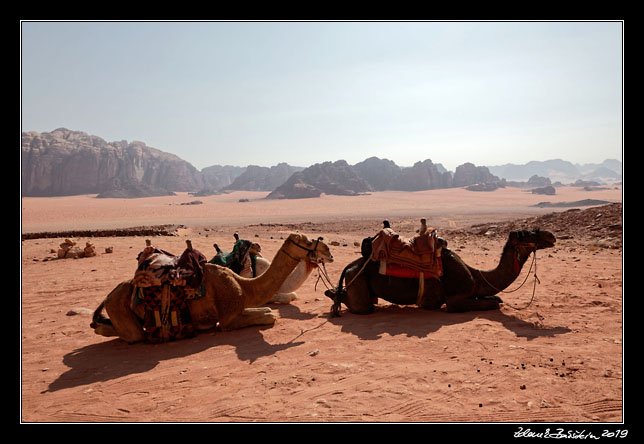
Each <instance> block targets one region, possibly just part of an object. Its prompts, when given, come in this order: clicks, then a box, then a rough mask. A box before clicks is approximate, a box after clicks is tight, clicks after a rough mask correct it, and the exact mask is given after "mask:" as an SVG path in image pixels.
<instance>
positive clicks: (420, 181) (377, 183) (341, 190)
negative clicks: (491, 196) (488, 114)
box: [267, 157, 499, 199]
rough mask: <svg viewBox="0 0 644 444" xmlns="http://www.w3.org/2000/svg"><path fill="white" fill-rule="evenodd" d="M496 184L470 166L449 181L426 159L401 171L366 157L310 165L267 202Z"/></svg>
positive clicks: (491, 177) (483, 169)
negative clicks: (362, 159) (488, 183)
mask: <svg viewBox="0 0 644 444" xmlns="http://www.w3.org/2000/svg"><path fill="white" fill-rule="evenodd" d="M498 181H499V178H498V177H496V176H494V175H492V174H490V172H489V171H488V169H487V168H486V167H477V166H475V165H473V164H471V163H466V164H463V165H461V166H459V167H458V168H457V169H456V172H455V173H454V177H452V173H451V172H449V171H447V170H445V169H444V168H443V166H442V165H440V164H434V163H433V162H432V161H431V160H430V159H426V160H424V161H422V162H416V163H415V164H414V166H412V167H406V168H405V167H399V166H398V165H396V164H395V163H394V162H392V161H391V160H388V159H379V158H377V157H370V158H368V159H366V160H364V161H362V162H359V163H357V164H355V165H353V166H351V165H349V164H347V162H346V161H344V160H339V161H337V162H324V163H321V164H316V165H313V166H311V167H309V168H307V169H305V170H303V171H301V172H298V173H295V174H293V175H292V176H291V177H290V178H289V180H288V181H286V183H284V184H283V185H282V186H280V187H278V188H277V189H275V190H274V191H273V192H272V193H271V194H269V195H268V196H267V199H298V198H306V197H317V196H319V195H321V194H322V193H326V194H338V195H344V196H353V195H358V194H362V193H365V192H369V191H383V190H400V191H420V190H432V189H437V188H451V187H455V186H466V185H472V184H478V183H487V182H498ZM457 184H458V185H457Z"/></svg>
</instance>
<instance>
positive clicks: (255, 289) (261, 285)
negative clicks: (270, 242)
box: [244, 244, 300, 308]
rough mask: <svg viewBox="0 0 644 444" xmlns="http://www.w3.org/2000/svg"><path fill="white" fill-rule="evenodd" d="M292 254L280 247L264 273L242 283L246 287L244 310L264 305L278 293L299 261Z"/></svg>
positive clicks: (285, 247)
mask: <svg viewBox="0 0 644 444" xmlns="http://www.w3.org/2000/svg"><path fill="white" fill-rule="evenodd" d="M293 253H295V252H294V251H291V250H290V249H289V248H288V247H287V246H286V244H284V245H282V248H280V249H279V250H278V252H277V253H276V254H275V257H274V258H273V260H272V261H271V265H270V266H269V267H268V269H267V270H266V271H265V272H264V273H262V274H261V275H260V276H258V277H256V278H253V279H247V280H246V281H245V282H244V283H245V285H244V286H245V287H246V301H245V303H244V306H245V307H246V308H248V307H259V306H260V305H264V304H266V303H267V302H268V301H270V300H271V298H272V297H273V295H274V294H275V293H277V292H278V291H279V289H280V287H281V285H282V283H283V282H284V281H285V280H286V278H287V277H288V276H289V274H291V272H292V271H293V269H294V268H295V267H296V266H297V264H298V263H299V261H300V260H299V258H298V257H297V256H296V255H294V254H293Z"/></svg>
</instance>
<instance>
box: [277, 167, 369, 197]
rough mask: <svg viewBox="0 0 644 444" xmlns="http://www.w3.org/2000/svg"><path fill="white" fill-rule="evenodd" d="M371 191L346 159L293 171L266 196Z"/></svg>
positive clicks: (351, 194)
mask: <svg viewBox="0 0 644 444" xmlns="http://www.w3.org/2000/svg"><path fill="white" fill-rule="evenodd" d="M369 191H373V188H372V187H371V186H370V185H369V184H368V183H367V181H366V180H365V179H363V178H362V177H360V175H358V173H357V172H356V170H354V169H353V168H352V167H351V166H350V165H349V164H348V163H347V162H346V161H345V160H338V161H336V162H323V163H316V164H315V165H312V166H310V167H308V168H306V169H304V170H302V171H298V172H296V173H294V174H293V175H292V176H291V177H290V178H289V179H288V180H287V181H286V182H285V183H284V184H283V185H281V186H279V187H277V188H276V189H275V190H273V192H271V193H270V194H269V195H268V196H266V198H267V199H297V198H302V197H317V196H319V195H320V194H322V193H326V194H336V195H341V196H356V195H359V194H362V193H366V192H369Z"/></svg>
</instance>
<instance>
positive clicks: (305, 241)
mask: <svg viewBox="0 0 644 444" xmlns="http://www.w3.org/2000/svg"><path fill="white" fill-rule="evenodd" d="M289 244H290V246H295V247H299V248H291V249H290V251H291V252H292V253H294V255H293V257H298V258H300V259H301V260H307V261H308V262H309V263H312V264H319V263H330V262H333V255H332V254H331V250H329V247H328V246H327V245H326V244H325V243H324V242H322V238H321V237H318V238H317V239H313V240H311V239H309V238H308V237H307V236H305V235H304V234H299V233H292V234H291V235H289V237H288V238H287V240H286V242H285V243H284V245H285V246H286V245H289Z"/></svg>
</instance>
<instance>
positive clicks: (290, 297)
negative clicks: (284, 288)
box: [269, 291, 296, 304]
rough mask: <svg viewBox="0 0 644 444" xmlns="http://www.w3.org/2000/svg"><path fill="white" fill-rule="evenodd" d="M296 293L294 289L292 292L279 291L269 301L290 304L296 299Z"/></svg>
mask: <svg viewBox="0 0 644 444" xmlns="http://www.w3.org/2000/svg"><path fill="white" fill-rule="evenodd" d="M295 297H296V293H295V292H294V291H293V292H291V293H277V294H276V295H275V296H273V297H272V298H271V300H270V301H269V303H271V304H290V303H291V302H292V301H294V300H295Z"/></svg>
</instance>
